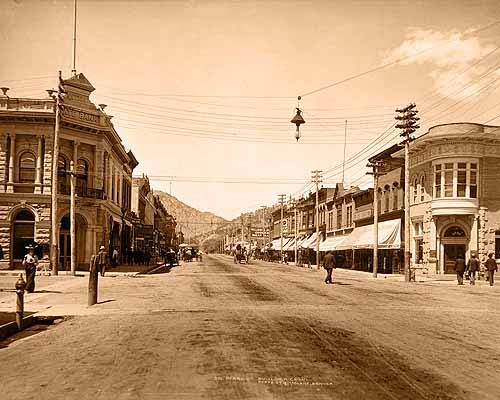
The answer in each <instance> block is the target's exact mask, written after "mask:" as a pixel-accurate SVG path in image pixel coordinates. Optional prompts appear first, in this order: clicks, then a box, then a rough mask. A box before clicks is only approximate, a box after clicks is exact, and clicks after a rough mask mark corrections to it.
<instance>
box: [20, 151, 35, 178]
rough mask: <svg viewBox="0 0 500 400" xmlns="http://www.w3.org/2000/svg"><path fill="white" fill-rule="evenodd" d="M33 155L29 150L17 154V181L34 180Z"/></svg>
mask: <svg viewBox="0 0 500 400" xmlns="http://www.w3.org/2000/svg"><path fill="white" fill-rule="evenodd" d="M35 164H36V161H35V156H34V155H33V154H32V153H30V152H24V153H22V154H21V155H20V156H19V182H21V183H34V182H35Z"/></svg>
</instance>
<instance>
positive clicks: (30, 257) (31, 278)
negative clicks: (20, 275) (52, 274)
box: [23, 245, 38, 293]
mask: <svg viewBox="0 0 500 400" xmlns="http://www.w3.org/2000/svg"><path fill="white" fill-rule="evenodd" d="M26 250H28V254H26V255H25V256H24V258H23V266H24V271H25V272H26V291H27V292H28V293H33V292H34V291H35V275H36V267H37V265H38V257H37V256H36V255H35V249H34V247H33V246H32V245H29V246H26Z"/></svg>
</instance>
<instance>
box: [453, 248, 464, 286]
mask: <svg viewBox="0 0 500 400" xmlns="http://www.w3.org/2000/svg"><path fill="white" fill-rule="evenodd" d="M455 271H456V273H457V281H458V284H459V285H463V284H464V272H465V259H464V257H462V255H459V256H458V257H457V259H456V260H455Z"/></svg>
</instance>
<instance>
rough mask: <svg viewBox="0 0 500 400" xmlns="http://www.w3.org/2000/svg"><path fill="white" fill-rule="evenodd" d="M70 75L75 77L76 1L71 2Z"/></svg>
mask: <svg viewBox="0 0 500 400" xmlns="http://www.w3.org/2000/svg"><path fill="white" fill-rule="evenodd" d="M71 75H72V76H75V75H76V0H73V64H72V67H71Z"/></svg>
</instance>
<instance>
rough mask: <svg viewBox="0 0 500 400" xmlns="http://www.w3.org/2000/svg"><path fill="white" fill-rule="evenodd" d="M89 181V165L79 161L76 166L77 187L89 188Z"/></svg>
mask: <svg viewBox="0 0 500 400" xmlns="http://www.w3.org/2000/svg"><path fill="white" fill-rule="evenodd" d="M88 179H89V164H88V163H87V161H85V160H82V159H80V160H78V162H77V164H76V186H77V187H84V188H86V187H87V186H88Z"/></svg>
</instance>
